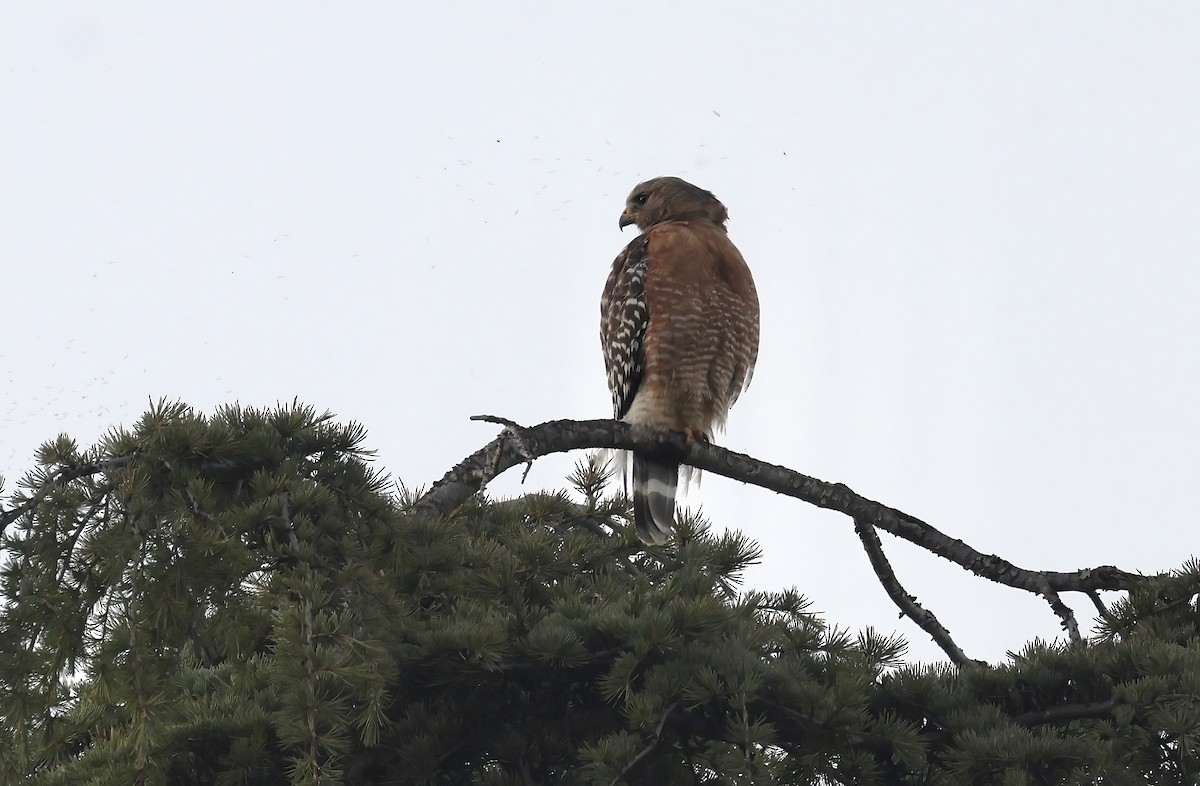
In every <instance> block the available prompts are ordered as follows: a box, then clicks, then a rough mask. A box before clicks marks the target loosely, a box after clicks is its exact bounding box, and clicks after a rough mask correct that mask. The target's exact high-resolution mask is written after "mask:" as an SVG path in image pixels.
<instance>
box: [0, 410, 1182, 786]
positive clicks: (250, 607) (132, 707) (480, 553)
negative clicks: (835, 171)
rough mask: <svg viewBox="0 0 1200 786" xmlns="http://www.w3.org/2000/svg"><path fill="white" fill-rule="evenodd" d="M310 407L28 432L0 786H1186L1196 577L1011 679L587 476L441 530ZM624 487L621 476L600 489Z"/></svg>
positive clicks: (1020, 662)
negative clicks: (661, 539)
mask: <svg viewBox="0 0 1200 786" xmlns="http://www.w3.org/2000/svg"><path fill="white" fill-rule="evenodd" d="M364 438H365V432H364V430H363V429H362V427H361V426H359V425H357V424H353V423H351V424H339V423H338V422H336V421H335V420H334V419H333V418H332V416H330V415H329V414H327V413H326V414H319V413H317V412H316V411H315V410H313V409H311V408H308V407H304V406H299V405H292V406H281V407H279V408H276V409H274V410H272V411H259V410H253V409H242V408H238V407H227V408H225V409H222V410H220V411H218V412H217V413H215V414H214V415H212V416H211V417H205V416H203V415H201V414H198V413H196V412H194V411H193V410H191V409H190V408H188V407H186V406H183V405H181V404H169V403H162V404H160V405H158V406H156V407H154V408H153V409H152V410H151V411H150V412H149V413H147V414H146V416H145V417H144V418H143V419H142V420H141V422H139V423H138V424H137V425H136V426H135V427H133V428H132V429H131V430H129V431H121V430H118V431H114V432H113V433H111V434H110V435H108V437H107V438H105V439H104V440H103V441H102V442H101V443H100V444H99V445H98V446H96V447H94V448H92V449H89V450H86V451H80V450H79V449H78V447H77V446H76V445H75V444H74V443H73V442H71V441H70V440H69V439H68V438H66V437H60V438H59V439H57V440H55V441H53V442H51V443H48V444H47V445H45V446H44V447H43V448H42V450H41V451H40V454H39V456H38V464H39V466H38V468H37V469H36V470H35V471H33V472H32V473H30V475H29V476H28V477H27V478H25V479H24V481H23V482H22V483H21V485H20V487H19V488H18V489H17V490H16V492H15V493H14V494H12V495H11V496H10V499H9V502H8V504H7V505H6V506H5V507H4V509H3V511H2V512H0V521H2V522H3V523H4V525H5V533H4V536H3V541H2V542H0V545H2V548H3V573H2V576H0V582H2V583H0V590H2V592H3V598H4V605H3V607H2V608H0V713H2V718H3V723H2V725H0V773H12V776H11V777H10V778H9V781H11V782H17V781H20V782H23V783H30V784H68V783H69V784H114V785H115V784H130V783H134V784H343V783H344V784H374V783H378V784H432V783H445V784H543V783H565V784H575V783H578V784H616V783H628V784H655V785H656V786H659V785H661V784H674V783H687V784H697V783H699V784H707V783H711V784H718V783H720V784H726V783H743V784H767V783H787V784H963V783H968V784H969V783H979V784H992V783H994V784H1040V783H1078V784H1084V783H1113V784H1125V783H1129V784H1133V783H1138V784H1144V783H1161V784H1176V783H1189V782H1193V781H1195V779H1196V778H1197V773H1200V761H1198V759H1197V752H1196V751H1197V743H1198V742H1200V737H1198V735H1200V699H1198V698H1197V697H1198V696H1200V631H1198V630H1197V624H1198V622H1200V612H1198V609H1197V593H1198V592H1200V565H1198V564H1196V563H1195V562H1190V563H1188V564H1187V565H1184V566H1183V567H1182V568H1181V569H1180V570H1179V571H1177V572H1176V573H1174V574H1172V575H1170V576H1162V577H1157V578H1155V579H1154V580H1151V581H1147V582H1144V583H1143V584H1140V585H1139V586H1138V587H1137V588H1136V589H1134V590H1133V591H1131V592H1130V593H1129V594H1128V596H1127V598H1126V599H1125V600H1124V601H1122V602H1121V603H1118V604H1116V605H1114V606H1113V608H1112V609H1106V610H1105V616H1104V619H1103V620H1102V623H1101V628H1100V632H1099V634H1098V636H1097V637H1096V639H1095V640H1093V641H1090V642H1084V643H1080V644H1073V645H1058V644H1047V643H1042V642H1034V643H1032V644H1030V645H1028V646H1027V647H1026V648H1025V649H1024V650H1023V651H1021V652H1020V653H1018V654H1015V655H1013V656H1012V657H1011V658H1010V659H1009V660H1008V661H1007V662H1006V663H1003V664H997V665H993V666H984V665H977V666H973V665H965V666H963V667H950V666H945V665H939V666H922V665H908V664H904V663H903V661H902V659H903V654H904V643H903V642H902V641H900V640H898V639H896V638H892V637H885V636H881V635H878V634H876V633H874V632H872V631H870V630H866V631H862V632H859V633H857V634H852V633H850V632H848V631H847V630H844V629H841V628H836V627H831V626H829V625H828V624H826V623H825V622H824V621H823V620H822V619H821V618H820V617H819V616H818V615H816V614H815V613H814V612H813V610H812V609H810V608H809V605H808V603H807V602H806V601H805V599H804V598H803V597H802V596H801V595H800V594H798V592H795V591H789V592H783V593H762V592H756V591H753V590H747V589H745V588H743V587H742V586H741V583H740V578H741V575H742V573H743V571H744V570H745V568H746V567H747V566H748V565H750V564H752V563H753V562H754V561H755V560H757V559H758V558H759V556H760V555H759V552H758V550H757V548H756V547H755V546H754V545H753V544H752V543H750V542H748V541H747V540H746V539H745V538H743V537H742V536H740V535H737V534H729V533H727V534H723V535H715V534H714V533H713V532H712V531H711V530H710V528H709V527H708V525H707V523H706V522H704V521H703V520H701V519H698V518H690V519H685V520H683V521H681V522H680V532H679V539H678V541H677V543H676V544H674V545H672V546H671V547H667V548H661V549H658V548H656V549H649V550H647V549H644V548H643V547H642V546H641V545H640V543H638V541H637V540H636V538H635V537H633V536H632V535H631V534H630V532H629V527H627V526H626V523H625V521H626V516H627V513H628V509H627V503H626V500H625V498H624V496H623V495H622V494H620V493H619V491H618V490H615V489H614V488H612V487H613V486H614V484H612V483H611V482H610V481H611V478H609V477H608V476H607V475H606V473H605V472H604V471H603V470H602V469H601V467H600V466H599V465H598V464H597V463H596V462H594V461H590V460H589V461H584V462H581V463H580V464H579V465H578V466H577V468H576V471H575V472H574V474H573V476H572V477H571V478H570V485H571V486H572V489H571V490H570V491H564V492H559V493H543V494H530V495H527V496H524V497H520V498H518V499H513V500H499V501H497V500H488V499H484V498H477V499H475V500H473V501H472V502H469V503H468V504H466V505H462V506H460V507H459V508H458V509H457V510H455V511H454V513H453V514H452V515H449V516H431V515H427V514H423V513H419V512H416V510H415V508H416V506H415V505H414V503H415V502H416V500H417V495H415V494H410V493H407V492H406V491H405V490H404V489H403V488H400V489H396V488H394V487H393V486H392V485H391V484H390V482H389V481H388V480H387V479H386V478H385V477H384V476H383V475H381V474H379V473H376V472H375V471H373V469H372V468H371V465H370V453H369V452H368V451H367V450H365V449H364V447H363V443H364ZM616 485H619V484H616Z"/></svg>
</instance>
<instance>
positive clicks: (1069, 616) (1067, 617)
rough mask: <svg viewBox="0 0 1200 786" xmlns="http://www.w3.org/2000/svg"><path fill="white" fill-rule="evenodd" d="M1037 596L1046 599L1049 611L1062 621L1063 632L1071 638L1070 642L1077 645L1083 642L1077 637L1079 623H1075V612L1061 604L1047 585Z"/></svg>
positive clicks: (1080, 637) (1056, 595)
mask: <svg viewBox="0 0 1200 786" xmlns="http://www.w3.org/2000/svg"><path fill="white" fill-rule="evenodd" d="M1038 594H1040V595H1041V596H1042V597H1043V598H1045V599H1046V602H1047V603H1049V604H1050V609H1051V611H1053V612H1054V613H1055V614H1057V615H1058V618H1059V619H1060V620H1062V626H1063V630H1065V631H1066V632H1067V635H1068V636H1070V637H1071V642H1072V643H1073V644H1078V643H1079V642H1081V641H1083V637H1082V636H1080V635H1079V623H1078V622H1076V621H1075V612H1073V611H1071V607H1070V606H1068V605H1067V604H1065V603H1063V600H1062V598H1060V597H1059V596H1058V593H1057V592H1055V591H1054V590H1053V589H1051V588H1050V586H1049V585H1047V586H1046V587H1044V588H1043V589H1042V591H1041V592H1040V593H1038Z"/></svg>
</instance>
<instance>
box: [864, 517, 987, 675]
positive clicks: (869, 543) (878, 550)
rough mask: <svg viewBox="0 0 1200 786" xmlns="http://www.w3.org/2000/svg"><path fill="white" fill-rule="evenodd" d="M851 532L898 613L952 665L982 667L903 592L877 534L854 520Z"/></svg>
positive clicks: (981, 662) (914, 600) (867, 525)
mask: <svg viewBox="0 0 1200 786" xmlns="http://www.w3.org/2000/svg"><path fill="white" fill-rule="evenodd" d="M854 531H855V532H856V533H858V538H859V540H861V541H862V544H863V547H864V548H865V549H866V550H867V558H868V559H870V560H871V567H872V568H874V569H875V575H876V576H878V577H879V583H880V584H882V585H883V589H884V591H886V592H887V594H888V597H890V598H891V599H892V602H893V603H895V604H896V605H897V606H898V607H899V608H900V611H901V612H903V613H904V615H905V616H906V617H908V618H909V619H910V620H912V621H913V622H915V623H917V625H919V626H920V627H921V629H922V630H924V631H925V632H926V633H928V634H929V637H930V638H931V639H933V640H934V642H935V643H936V644H937V645H938V646H939V647H941V648H942V651H943V652H945V653H946V655H948V656H949V657H950V660H951V662H952V663H954V665H955V666H968V665H978V666H986V665H987V663H986V662H985V661H980V660H973V659H971V658H968V657H967V655H966V653H964V652H963V651H962V650H961V649H960V648H959V646H958V645H957V644H956V643H955V642H954V639H952V638H951V637H950V631H948V630H946V629H945V628H944V627H943V626H942V623H940V622H938V618H937V617H936V616H934V614H933V612H932V611H929V610H928V609H926V608H924V607H923V606H921V604H920V603H918V602H917V599H916V598H915V597H913V596H912V595H909V594H908V593H907V592H905V591H904V587H902V586H901V585H900V580H899V579H897V578H896V573H895V571H893V570H892V566H891V563H889V562H888V559H887V556H886V555H885V554H884V553H883V544H882V543H880V542H879V533H878V532H876V531H875V528H874V527H873V526H871V525H870V524H868V523H867V522H865V521H863V520H862V519H856V520H855V522H854Z"/></svg>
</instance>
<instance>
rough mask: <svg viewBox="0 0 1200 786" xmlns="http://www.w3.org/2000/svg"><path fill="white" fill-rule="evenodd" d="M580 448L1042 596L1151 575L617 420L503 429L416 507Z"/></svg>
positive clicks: (460, 499) (446, 509)
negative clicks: (1053, 559)
mask: <svg viewBox="0 0 1200 786" xmlns="http://www.w3.org/2000/svg"><path fill="white" fill-rule="evenodd" d="M510 430H511V429H510ZM583 448H617V449H622V450H631V449H636V450H639V451H642V452H645V453H653V454H658V455H661V456H662V457H664V458H669V459H672V460H678V461H681V462H682V463H685V464H688V465H690V466H693V467H696V468H697V469H702V470H705V471H707V472H715V473H716V474H718V475H723V476H725V477H727V478H732V479H733V480H740V481H742V482H743V483H749V484H752V485H755V486H759V487H761V488H764V489H768V490H770V491H775V492H777V493H779V494H785V495H787V496H789V497H795V498H796V499H800V500H803V501H805V502H808V503H810V504H812V505H816V506H817V507H821V508H827V509H829V510H836V511H838V512H839V513H844V514H845V515H847V516H849V517H850V518H851V519H854V520H856V521H857V520H862V521H865V522H867V523H869V524H871V525H872V526H874V527H876V528H878V529H881V530H883V531H884V532H889V533H891V534H892V535H895V536H896V537H898V538H903V539H904V540H907V541H908V542H910V543H914V544H916V545H918V546H920V547H922V548H924V549H926V550H927V551H931V552H933V553H934V554H936V555H938V556H939V557H944V558H945V559H948V560H950V561H951V562H953V563H954V564H956V565H959V566H961V567H962V568H964V569H966V570H969V571H971V572H972V573H974V574H975V575H977V576H981V577H983V578H985V579H989V580H991V581H995V582H997V583H999V584H1004V585H1006V586H1009V587H1015V588H1017V589H1023V590H1025V591H1027V592H1032V593H1035V594H1038V595H1043V593H1044V591H1045V590H1046V588H1047V587H1048V588H1049V589H1050V590H1052V591H1054V592H1068V591H1070V592H1088V591H1092V590H1128V589H1130V588H1132V587H1133V586H1134V585H1136V584H1138V583H1140V582H1141V581H1144V580H1145V578H1146V577H1144V576H1141V575H1138V574H1135V573H1128V572H1126V571H1123V570H1120V569H1119V568H1116V567H1113V566H1111V565H1103V566H1100V567H1097V568H1085V569H1083V570H1077V571H1073V572H1069V573H1068V572H1059V571H1035V570H1028V569H1026V568H1020V567H1017V566H1016V565H1014V564H1012V563H1011V562H1009V561H1008V560H1005V559H1002V558H1001V557H998V556H995V555H993V554H984V553H982V552H980V551H977V550H975V549H973V548H971V547H970V546H969V545H967V544H966V543H964V542H962V541H961V540H959V539H957V538H951V537H950V536H948V535H946V534H945V533H943V532H941V531H940V530H938V529H937V528H936V527H933V526H931V525H929V524H926V523H925V522H924V521H921V520H920V519H918V518H916V517H915V516H910V515H908V514H907V513H903V512H901V511H899V510H896V509H894V508H889V507H887V506H886V505H883V504H880V503H878V502H875V501H874V500H871V499H868V498H866V497H863V496H861V495H859V494H857V493H855V492H854V491H853V490H851V489H850V488H849V487H848V486H846V485H844V484H842V483H828V482H826V481H823V480H818V479H817V478H814V477H810V476H808V475H803V474H801V473H799V472H796V471H794V470H791V469H788V468H787V467H782V466H778V465H775V464H768V463H766V462H763V461H759V460H758V459H755V458H752V457H751V456H746V455H743V454H741V453H734V452H733V451H730V450H725V449H724V448H720V447H717V446H716V445H711V444H702V443H698V442H691V443H689V442H688V441H687V440H686V439H685V438H684V437H683V435H681V434H676V433H673V432H669V431H653V430H649V429H636V428H634V427H632V426H630V425H628V424H626V423H621V422H618V421H615V420H585V421H573V420H555V421H549V422H547V423H542V424H540V425H537V426H530V427H528V428H524V429H520V440H519V444H518V440H516V439H514V438H513V437H512V436H510V435H509V434H508V433H504V434H501V435H500V436H499V437H497V438H496V439H495V440H494V441H493V442H492V443H490V444H488V445H486V446H485V447H483V448H481V449H480V450H478V451H476V452H475V453H473V454H471V455H470V456H468V457H467V458H466V459H464V460H463V461H462V462H461V463H459V465H458V466H456V467H454V468H453V469H452V470H450V471H449V472H447V473H446V475H445V477H443V478H442V479H441V480H439V481H438V482H437V483H435V484H434V485H433V486H432V487H431V488H430V489H429V491H428V492H427V493H426V494H425V495H424V496H423V497H422V498H421V499H419V500H418V501H417V503H416V505H415V506H414V508H413V510H414V512H416V513H418V514H423V515H427V516H438V517H440V516H445V515H448V514H449V513H451V512H452V511H453V510H454V509H455V508H457V507H458V506H459V505H461V504H463V503H464V502H466V501H467V500H468V499H470V498H471V496H472V495H473V494H475V493H476V492H477V491H478V490H479V488H480V485H481V484H482V482H483V481H484V480H485V479H490V478H489V475H488V472H487V471H488V470H491V469H494V471H495V472H503V471H504V470H506V469H509V468H511V467H513V466H515V465H517V464H523V463H525V462H526V461H528V460H529V459H530V458H531V457H541V456H546V455H549V454H552V453H563V452H566V451H570V450H580V449H583Z"/></svg>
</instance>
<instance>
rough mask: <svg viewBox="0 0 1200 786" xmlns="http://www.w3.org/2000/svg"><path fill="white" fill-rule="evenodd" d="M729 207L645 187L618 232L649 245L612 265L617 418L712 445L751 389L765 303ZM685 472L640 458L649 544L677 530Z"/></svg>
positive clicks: (637, 512)
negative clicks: (729, 225) (731, 229)
mask: <svg viewBox="0 0 1200 786" xmlns="http://www.w3.org/2000/svg"><path fill="white" fill-rule="evenodd" d="M728 218H729V214H728V212H727V211H726V210H725V206H724V205H723V204H721V202H720V201H718V200H717V198H716V197H715V196H713V195H712V193H710V192H708V191H705V190H704V189H702V188H699V187H698V186H694V185H692V184H691V183H688V182H687V181H685V180H680V179H679V178H677V177H656V178H654V179H653V180H647V181H646V182H645V183H641V184H639V185H638V186H637V187H636V188H634V189H633V191H632V192H631V193H630V194H629V198H628V199H626V200H625V210H624V211H623V212H622V213H621V220H620V223H619V226H620V228H621V229H624V228H625V227H627V226H628V225H630V224H637V226H638V228H639V229H641V230H642V233H641V234H640V235H638V236H637V237H636V238H634V239H633V241H632V242H630V244H629V245H627V246H626V247H625V250H624V251H622V252H621V253H620V254H619V255H618V256H617V258H616V260H615V261H614V262H613V266H612V272H611V273H609V275H608V281H607V282H605V284H604V293H603V294H602V295H601V297H600V342H601V345H602V347H603V349H604V365H605V367H606V368H607V370H608V387H609V390H611V391H612V399H613V415H614V417H615V418H616V419H618V420H623V421H625V422H626V423H630V424H633V425H637V426H650V427H653V428H662V429H670V430H672V431H679V432H683V433H684V434H685V435H687V437H688V439H694V440H700V441H704V442H706V441H708V440H709V439H710V438H711V437H712V435H713V431H714V430H716V429H719V428H721V427H722V426H723V425H724V423H725V416H726V415H727V414H728V413H729V408H730V407H731V406H733V402H735V401H736V400H737V398H738V394H740V393H741V392H742V389H743V388H744V387H745V386H746V385H748V384H749V382H750V375H751V373H752V372H753V370H754V361H755V360H756V359H757V357H758V294H757V292H756V291H755V289H754V279H753V278H752V277H751V275H750V269H749V268H748V267H746V261H745V260H744V259H742V255H741V252H739V251H738V250H737V247H736V246H734V245H733V243H732V242H730V240H729V235H728V233H727V232H726V229H725V222H726V220H727V219H728ZM679 470H680V467H679V464H678V463H669V462H665V461H662V460H661V459H659V458H652V457H650V456H646V455H643V454H639V453H637V452H634V454H633V482H632V492H633V518H634V524H635V525H636V527H637V533H638V537H639V538H641V540H642V542H643V543H647V544H663V543H666V542H667V541H668V540H669V539H670V536H671V530H672V528H673V527H674V525H675V490H676V488H677V486H678V484H679Z"/></svg>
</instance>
